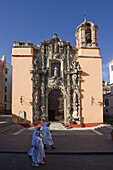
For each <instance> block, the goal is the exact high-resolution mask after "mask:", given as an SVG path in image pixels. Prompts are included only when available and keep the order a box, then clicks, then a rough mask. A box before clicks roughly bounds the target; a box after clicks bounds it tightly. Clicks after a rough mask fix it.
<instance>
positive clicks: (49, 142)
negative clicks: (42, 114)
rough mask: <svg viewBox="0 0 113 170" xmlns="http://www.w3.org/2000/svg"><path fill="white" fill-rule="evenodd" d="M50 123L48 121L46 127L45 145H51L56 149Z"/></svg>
mask: <svg viewBox="0 0 113 170" xmlns="http://www.w3.org/2000/svg"><path fill="white" fill-rule="evenodd" d="M49 126H50V123H46V127H45V139H44V142H45V143H44V144H45V146H51V148H52V149H55V148H56V147H55V146H53V144H54V143H53V140H52V135H51V131H50V127H49Z"/></svg>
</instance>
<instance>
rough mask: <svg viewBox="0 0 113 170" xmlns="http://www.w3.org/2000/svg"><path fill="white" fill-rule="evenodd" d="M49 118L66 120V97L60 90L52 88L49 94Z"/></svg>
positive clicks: (50, 119)
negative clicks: (64, 97)
mask: <svg viewBox="0 0 113 170" xmlns="http://www.w3.org/2000/svg"><path fill="white" fill-rule="evenodd" d="M48 120H49V121H63V120H64V99H63V94H62V92H61V91H60V90H52V91H51V92H50V93H49V96H48Z"/></svg>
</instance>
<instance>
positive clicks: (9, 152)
mask: <svg viewBox="0 0 113 170" xmlns="http://www.w3.org/2000/svg"><path fill="white" fill-rule="evenodd" d="M8 123H9V122H8ZM1 124H2V126H3V124H4V123H3V122H1V123H0V125H1ZM2 126H0V169H1V170H18V169H20V170H25V169H26V170H30V169H34V167H32V166H31V164H32V163H31V161H30V159H29V158H28V155H27V152H28V151H29V149H30V147H31V140H32V134H33V131H34V128H23V127H21V126H19V127H18V126H17V125H16V124H13V125H12V124H10V125H9V124H7V126H6V127H4V128H3V129H4V131H3V129H2ZM59 126H60V129H56V124H52V125H51V128H52V136H53V140H54V143H55V146H56V149H55V150H51V148H49V147H48V148H47V149H46V158H45V164H44V165H41V166H39V167H35V169H36V168H37V169H40V170H57V169H58V170H64V169H65V170H75V169H76V170H100V169H103V170H108V169H109V170H112V169H113V161H112V160H113V141H112V140H111V136H110V132H111V129H112V127H111V126H110V125H103V126H100V127H96V128H83V129H82V128H79V129H65V128H64V129H63V130H62V128H61V127H62V126H63V125H61V124H60V125H59ZM11 127H13V130H12V131H11ZM14 127H15V128H14ZM5 128H6V131H7V133H4V132H5ZM8 129H9V130H8Z"/></svg>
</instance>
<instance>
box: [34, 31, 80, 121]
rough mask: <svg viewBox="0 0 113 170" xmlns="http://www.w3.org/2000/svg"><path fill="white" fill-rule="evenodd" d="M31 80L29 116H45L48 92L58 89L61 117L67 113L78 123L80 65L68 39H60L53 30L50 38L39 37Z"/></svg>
mask: <svg viewBox="0 0 113 170" xmlns="http://www.w3.org/2000/svg"><path fill="white" fill-rule="evenodd" d="M32 81H33V118H35V117H37V118H38V119H39V117H40V115H41V114H45V116H46V118H47V119H48V115H49V113H48V110H49V109H48V100H49V96H50V93H51V92H52V91H54V90H57V91H58V90H59V91H60V92H61V93H62V99H61V100H62V108H63V109H62V118H63V119H64V121H65V122H66V121H67V117H68V116H69V115H70V114H71V115H73V116H74V118H75V120H76V121H77V123H80V66H79V62H78V57H77V55H76V54H75V51H74V50H73V49H72V47H71V46H70V43H69V41H67V42H65V41H62V40H61V39H59V38H58V36H57V34H55V35H54V37H53V38H52V39H51V40H48V41H42V43H41V45H40V48H39V49H38V51H37V53H36V54H35V55H34V62H33V69H32ZM52 97H53V96H52ZM58 98H59V97H58ZM58 100H60V99H58ZM55 101H57V99H55ZM57 103H58V101H57V102H56V105H57ZM49 104H50V103H49ZM54 104H55V103H54ZM56 110H57V109H56ZM53 112H54V108H53ZM51 114H52V111H51ZM57 114H59V115H60V112H59V113H57ZM49 116H50V115H49ZM50 119H52V117H51V118H50Z"/></svg>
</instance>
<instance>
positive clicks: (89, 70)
mask: <svg viewBox="0 0 113 170" xmlns="http://www.w3.org/2000/svg"><path fill="white" fill-rule="evenodd" d="M97 30H98V27H97V25H94V24H93V23H92V22H88V21H86V18H85V20H84V22H83V23H82V24H80V25H79V26H78V27H77V31H76V34H75V38H76V42H77V46H71V45H70V42H69V41H67V42H66V41H63V40H61V39H60V38H59V37H58V35H57V34H56V33H55V34H54V36H53V38H52V39H50V40H47V41H44V40H43V41H42V43H41V45H34V44H33V43H29V42H14V44H13V48H12V65H13V83H12V84H13V85H12V115H13V121H16V122H19V121H23V122H25V123H28V122H29V123H34V122H36V121H38V120H39V119H40V115H43V114H44V115H45V117H46V120H49V121H55V120H57V121H64V122H67V121H68V117H69V115H72V116H73V117H74V119H75V121H76V123H77V124H88V123H89V124H92V125H93V124H94V123H95V124H101V123H103V111H102V108H103V103H102V101H103V100H102V63H101V58H102V57H101V56H100V54H99V51H100V49H99V48H98V44H97ZM20 118H23V119H20Z"/></svg>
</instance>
